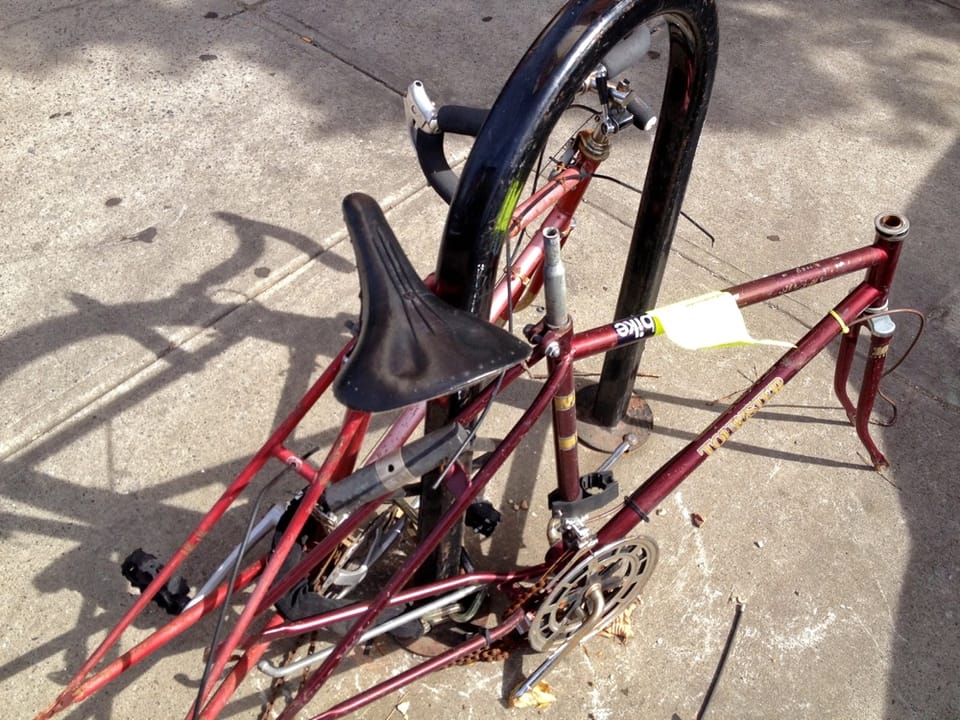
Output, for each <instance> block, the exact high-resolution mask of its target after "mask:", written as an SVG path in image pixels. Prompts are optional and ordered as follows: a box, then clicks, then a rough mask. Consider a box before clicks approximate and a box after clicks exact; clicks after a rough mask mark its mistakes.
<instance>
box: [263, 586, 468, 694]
mask: <svg viewBox="0 0 960 720" xmlns="http://www.w3.org/2000/svg"><path fill="white" fill-rule="evenodd" d="M479 589H480V586H479V585H469V586H467V587H464V588H460V589H459V590H456V591H454V592H452V593H450V594H449V595H444V596H442V597H438V598H436V599H434V600H432V601H430V602H428V603H426V604H424V605H418V606H417V607H415V608H414V609H412V610H408V611H407V612H405V613H401V614H400V615H397V616H396V617H394V618H390V619H389V620H386V621H384V622H382V623H381V624H379V625H375V626H374V627H372V628H370V629H369V630H367V631H366V632H365V633H363V635H361V636H360V640H359V642H361V643H367V642H370V641H371V640H373V639H374V638H377V637H380V636H381V635H383V634H384V633H388V632H390V631H391V630H393V629H394V628H398V627H400V626H401V625H404V624H405V623H408V622H411V621H413V620H419V619H420V618H422V617H423V616H424V615H427V614H429V613H432V612H434V611H436V610H441V609H442V608H444V607H445V606H447V605H450V604H452V603H455V602H457V601H458V600H462V599H463V598H465V597H466V596H467V595H470V594H471V593H474V592H476V591H477V590H479ZM332 652H333V647H332V646H331V647H329V648H326V649H324V650H320V651H318V652H315V653H313V654H312V655H306V656H305V657H302V658H300V659H299V660H297V661H295V662H292V663H289V664H287V665H282V666H280V667H277V666H275V665H273V664H272V663H270V662H269V661H268V660H264V661H263V662H261V663H259V664H258V668H259V669H260V671H261V672H263V673H264V674H265V675H269V676H270V677H272V678H284V677H289V676H290V675H293V674H294V673H297V672H300V671H301V670H303V669H304V668H307V667H310V666H311V665H316V664H317V663H318V662H320V661H321V660H324V659H326V657H327V656H328V655H329V654H330V653H332Z"/></svg>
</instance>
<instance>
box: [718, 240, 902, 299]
mask: <svg viewBox="0 0 960 720" xmlns="http://www.w3.org/2000/svg"><path fill="white" fill-rule="evenodd" d="M888 258H889V253H888V250H887V248H885V247H881V246H879V245H877V244H876V243H875V244H873V245H868V246H866V247H862V248H857V249H856V250H850V251H849V252H844V253H840V254H839V255H834V256H833V257H829V258H824V259H823V260H817V261H815V262H812V263H810V264H808V265H801V266H799V267H795V268H791V269H790V270H785V271H783V272H781V273H777V274H775V275H767V276H766V277H762V278H758V279H756V280H751V281H749V282H745V283H741V284H740V285H734V286H733V287H729V288H727V289H726V290H725V292H728V293H730V294H731V295H733V296H734V297H735V298H736V299H737V305H738V306H739V307H747V306H748V305H753V304H755V303H758V302H762V301H764V300H770V299H771V298H775V297H777V296H779V295H786V294H787V293H791V292H793V291H794V290H799V289H800V288H805V287H809V286H811V285H816V284H817V283H821V282H824V281H825V280H832V279H833V278H837V277H840V276H841V275H849V274H850V273H853V272H857V271H858V270H864V269H867V268H871V267H875V266H877V265H880V264H882V263H884V262H886V261H887V260H888ZM871 284H872V283H871Z"/></svg>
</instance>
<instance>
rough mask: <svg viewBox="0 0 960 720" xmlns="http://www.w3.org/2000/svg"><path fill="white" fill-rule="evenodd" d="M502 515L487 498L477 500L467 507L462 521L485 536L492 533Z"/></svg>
mask: <svg viewBox="0 0 960 720" xmlns="http://www.w3.org/2000/svg"><path fill="white" fill-rule="evenodd" d="M502 519H503V515H501V514H500V512H499V511H498V510H497V509H496V508H494V507H493V503H491V502H490V501H489V500H477V501H476V502H474V503H473V504H471V505H470V506H469V507H468V508H467V512H466V515H465V516H464V519H463V521H464V523H465V524H466V526H467V527H468V528H470V529H471V530H473V531H474V532H475V533H477V534H478V535H483V536H484V537H485V538H488V537H490V536H491V535H493V531H494V530H496V529H497V526H498V525H499V524H500V520H502Z"/></svg>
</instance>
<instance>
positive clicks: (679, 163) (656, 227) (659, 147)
mask: <svg viewBox="0 0 960 720" xmlns="http://www.w3.org/2000/svg"><path fill="white" fill-rule="evenodd" d="M664 5H666V6H667V7H666V8H665V9H666V10H667V12H668V14H667V15H666V20H667V25H668V28H669V32H670V59H669V69H668V75H667V80H666V86H665V88H664V97H663V105H662V106H661V109H660V121H659V123H658V126H657V135H656V139H655V140H654V144H653V149H652V151H651V155H650V162H649V165H648V169H647V176H646V180H645V182H644V186H643V194H642V195H641V200H640V208H639V210H638V212H637V219H636V222H635V223H634V230H633V239H632V241H631V244H630V252H629V254H628V255H627V262H626V267H625V269H624V276H623V281H622V284H621V286H620V295H619V297H618V299H617V307H616V311H615V313H614V317H624V316H626V315H633V314H636V313H640V312H643V311H644V310H647V309H649V308H651V307H653V306H654V305H655V304H656V298H657V295H658V293H659V292H660V283H661V281H662V279H663V273H664V269H665V268H666V264H667V257H668V254H669V252H670V246H671V244H672V242H673V233H674V230H675V228H676V224H677V218H678V216H679V213H680V207H681V204H682V202H683V196H684V193H685V192H686V187H687V180H688V178H689V176H690V171H691V168H692V166H693V156H694V153H695V151H696V147H697V142H698V140H699V138H700V129H701V127H702V126H703V121H704V118H705V116H706V112H707V103H708V101H709V96H710V90H711V87H712V85H713V73H714V68H715V66H716V61H717V42H718V40H717V24H716V15H715V12H714V8H713V5H712V4H704V5H703V6H702V7H700V8H694V7H692V5H686V4H681V3H678V4H677V6H676V10H677V11H678V12H680V13H683V14H677V15H671V14H669V13H670V12H671V11H673V10H674V8H673V7H670V6H671V3H664ZM642 352H643V344H642V343H640V344H634V345H631V346H628V347H623V348H619V349H617V350H614V351H612V352H610V353H608V354H607V356H606V357H605V358H604V362H603V368H602V370H601V374H600V380H599V383H598V387H597V394H596V398H595V400H594V406H593V413H592V414H593V417H594V419H595V420H596V422H597V424H599V425H602V426H606V427H613V426H614V425H616V424H617V423H618V422H619V421H620V420H621V418H623V416H624V413H625V411H626V408H627V405H628V403H629V400H630V395H631V391H632V390H633V384H634V378H635V377H636V374H637V369H638V367H639V365H640V358H641V355H642Z"/></svg>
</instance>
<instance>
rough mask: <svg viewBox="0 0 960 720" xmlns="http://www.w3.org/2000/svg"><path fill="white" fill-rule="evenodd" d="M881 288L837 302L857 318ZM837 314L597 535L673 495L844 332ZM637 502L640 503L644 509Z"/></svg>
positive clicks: (608, 536) (628, 523)
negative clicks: (705, 461)
mask: <svg viewBox="0 0 960 720" xmlns="http://www.w3.org/2000/svg"><path fill="white" fill-rule="evenodd" d="M879 295H880V293H879V291H878V290H877V289H876V288H874V287H871V286H870V285H868V284H867V283H861V284H860V285H859V286H858V287H857V288H856V289H854V291H853V292H852V293H850V295H848V296H847V297H846V298H845V299H844V300H843V301H842V302H841V303H840V304H839V305H837V306H836V308H834V312H835V313H837V315H839V317H840V319H842V320H843V322H844V323H850V322H853V320H854V319H856V318H857V317H858V316H859V315H860V313H862V312H863V311H864V310H865V309H866V308H867V307H869V306H870V305H871V303H873V302H875V301H876V299H877V297H879ZM840 332H841V328H840V325H839V323H838V322H837V320H836V319H835V318H834V317H832V316H830V315H828V316H827V317H825V318H824V319H822V320H821V321H820V322H819V323H817V324H816V325H814V327H813V328H812V329H811V330H810V331H809V332H808V333H807V334H806V335H804V336H803V338H802V339H801V340H800V342H799V343H798V344H797V347H795V348H794V349H792V350H790V351H788V352H787V353H786V354H785V355H783V357H781V358H780V359H779V360H778V361H777V362H776V363H775V364H774V365H773V367H771V368H770V370H768V371H767V372H766V373H764V375H763V376H762V377H761V378H760V379H759V380H758V381H757V382H756V383H754V385H753V386H752V387H751V388H750V389H749V390H747V391H746V392H745V393H744V394H743V395H741V396H740V398H739V399H738V400H737V401H736V402H734V403H733V404H732V405H731V406H730V407H729V408H727V410H726V411H725V412H723V413H722V414H721V415H720V417H719V418H717V419H716V420H715V421H714V422H713V423H711V424H710V426H709V427H708V428H707V429H706V430H704V431H703V432H702V433H701V434H700V435H699V436H697V438H696V439H695V440H693V441H692V442H691V443H689V444H688V445H687V446H686V447H684V448H683V449H682V450H681V451H680V452H678V453H677V454H676V455H674V456H673V457H672V458H671V459H670V460H669V461H667V463H666V464H664V465H663V466H661V468H660V469H659V470H657V472H655V473H654V474H653V475H651V476H650V477H649V478H648V479H647V480H646V481H645V482H644V483H643V484H642V485H641V486H640V487H639V488H637V490H636V491H634V492H633V494H632V495H631V496H630V499H629V500H628V501H627V502H626V505H625V507H623V508H622V509H621V510H620V511H619V512H618V513H617V514H616V515H615V516H614V517H613V518H612V519H611V520H610V521H609V522H608V523H607V524H606V525H604V526H603V528H601V529H600V532H599V533H598V535H597V539H598V542H599V543H600V545H601V546H603V545H605V544H607V543H610V542H613V541H615V540H617V539H618V538H621V537H623V536H625V535H626V534H628V533H629V532H630V531H631V530H632V529H633V528H634V527H635V526H636V525H637V524H638V523H639V522H640V521H641V520H642V519H644V516H648V515H650V514H651V513H652V512H653V510H654V508H656V506H657V505H659V504H660V502H661V501H662V500H663V499H664V498H665V497H667V495H669V494H670V493H671V492H672V491H673V490H674V489H675V488H676V487H677V486H678V485H679V484H680V483H681V482H683V481H684V480H685V479H686V478H687V476H688V475H690V473H691V472H693V471H694V470H695V469H696V468H697V467H698V466H699V465H700V464H701V463H702V462H703V461H704V460H706V459H707V458H708V457H709V456H710V455H712V454H713V453H714V452H715V451H716V450H717V449H718V448H719V447H720V446H721V445H722V444H723V443H724V442H726V440H727V439H728V438H729V437H730V435H731V434H732V433H733V432H734V431H736V430H737V429H738V428H739V427H740V426H741V425H743V423H744V422H746V420H748V419H749V418H750V417H752V416H753V415H754V414H756V412H757V411H758V410H759V409H760V408H761V407H763V405H765V404H766V403H767V402H768V401H769V400H770V398H771V397H772V396H773V395H774V394H776V393H777V392H779V391H780V390H781V389H782V388H783V386H784V385H785V384H786V383H788V382H789V381H790V380H791V379H792V378H793V377H794V376H795V375H796V374H797V373H798V372H799V371H800V370H801V369H802V368H803V367H804V366H805V365H806V364H807V363H808V362H810V360H812V359H813V358H814V357H815V356H816V355H817V354H818V353H819V352H820V351H821V350H823V349H824V348H825V347H826V346H827V345H828V344H829V343H830V341H831V340H833V338H834V337H836V336H837V335H838V334H840ZM632 506H636V507H637V508H639V509H640V512H641V513H643V515H641V514H640V513H638V512H637V511H636V510H634V509H633V507H632Z"/></svg>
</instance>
